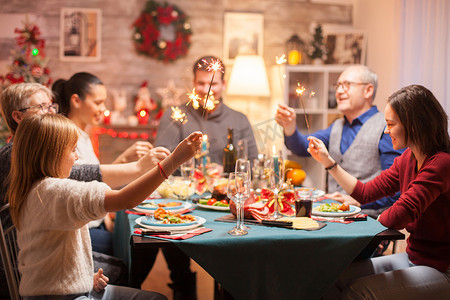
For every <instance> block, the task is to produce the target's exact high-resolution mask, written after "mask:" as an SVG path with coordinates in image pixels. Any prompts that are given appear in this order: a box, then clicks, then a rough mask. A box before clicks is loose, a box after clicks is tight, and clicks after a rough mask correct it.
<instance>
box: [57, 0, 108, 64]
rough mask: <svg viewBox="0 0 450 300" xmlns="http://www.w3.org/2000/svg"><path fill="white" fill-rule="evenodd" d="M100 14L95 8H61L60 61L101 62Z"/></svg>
mask: <svg viewBox="0 0 450 300" xmlns="http://www.w3.org/2000/svg"><path fill="white" fill-rule="evenodd" d="M101 24H102V12H101V10H100V9H95V8H74V7H70V8H64V7H63V8H61V15H60V38H59V41H60V43H59V44H60V45H59V58H60V60H61V61H87V62H92V61H100V60H101V46H102V44H101Z"/></svg>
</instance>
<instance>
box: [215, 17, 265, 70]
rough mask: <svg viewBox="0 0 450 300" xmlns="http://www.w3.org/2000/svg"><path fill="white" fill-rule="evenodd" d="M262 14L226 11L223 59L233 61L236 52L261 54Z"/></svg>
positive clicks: (228, 61)
mask: <svg viewBox="0 0 450 300" xmlns="http://www.w3.org/2000/svg"><path fill="white" fill-rule="evenodd" d="M263 37H264V16H263V14H260V13H241V12H226V13H225V16H224V43H223V44H224V50H223V52H224V57H223V59H224V61H225V63H229V64H231V63H233V61H234V58H235V57H236V56H237V55H238V54H256V55H262V54H263Z"/></svg>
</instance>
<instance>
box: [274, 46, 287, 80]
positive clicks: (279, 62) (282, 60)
mask: <svg viewBox="0 0 450 300" xmlns="http://www.w3.org/2000/svg"><path fill="white" fill-rule="evenodd" d="M275 61H276V63H277V65H278V73H280V86H281V88H283V79H284V78H286V74H281V65H282V64H285V63H286V62H287V59H286V55H284V54H283V55H281V56H280V57H278V56H275Z"/></svg>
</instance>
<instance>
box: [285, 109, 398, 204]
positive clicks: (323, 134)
mask: <svg viewBox="0 0 450 300" xmlns="http://www.w3.org/2000/svg"><path fill="white" fill-rule="evenodd" d="M377 112H378V109H377V107H376V106H372V107H371V108H370V109H369V110H368V111H366V112H365V113H363V114H362V115H360V116H359V117H357V118H356V119H354V120H353V122H352V123H350V122H348V120H347V118H345V117H344V127H343V129H342V139H341V145H340V150H341V153H342V154H344V153H345V151H347V149H348V148H349V147H350V145H351V144H352V143H353V141H354V140H355V137H356V135H357V134H358V132H359V130H360V129H361V127H362V125H363V124H364V123H365V122H366V121H367V120H368V119H369V118H370V117H372V116H373V115H374V114H376V113H377ZM332 126H333V125H331V126H330V127H328V128H326V129H323V130H319V131H316V132H315V133H313V134H311V136H314V137H316V138H318V139H320V140H322V141H323V143H324V144H325V146H326V147H327V148H328V145H329V142H330V134H331V127H332ZM307 137H308V136H307V135H302V134H301V133H300V131H299V130H298V129H296V131H295V133H294V134H293V135H291V136H285V137H284V143H285V145H286V147H287V148H288V149H289V150H291V151H292V153H294V154H295V155H298V156H310V154H309V153H308V151H306V149H307V148H308V144H309V142H308V140H307ZM404 150H405V149H401V150H394V149H393V148H392V140H391V138H390V136H389V135H388V134H385V133H383V134H382V135H381V137H380V142H379V143H378V151H379V153H380V163H381V169H382V170H386V169H389V168H390V167H391V165H392V164H393V163H394V159H395V158H396V157H397V156H400V155H401V154H402V153H403V151H404ZM399 196H400V192H398V193H397V194H395V195H394V196H392V197H385V198H381V199H379V200H377V201H374V202H371V203H368V204H364V205H362V206H361V207H362V208H369V209H379V208H382V207H389V206H391V205H392V204H393V203H394V202H395V201H396V200H397V199H398V197H399Z"/></svg>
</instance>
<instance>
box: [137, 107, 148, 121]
mask: <svg viewBox="0 0 450 300" xmlns="http://www.w3.org/2000/svg"><path fill="white" fill-rule="evenodd" d="M137 117H138V121H139V124H147V123H148V113H147V112H146V111H145V110H141V111H139V113H138V115H137Z"/></svg>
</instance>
